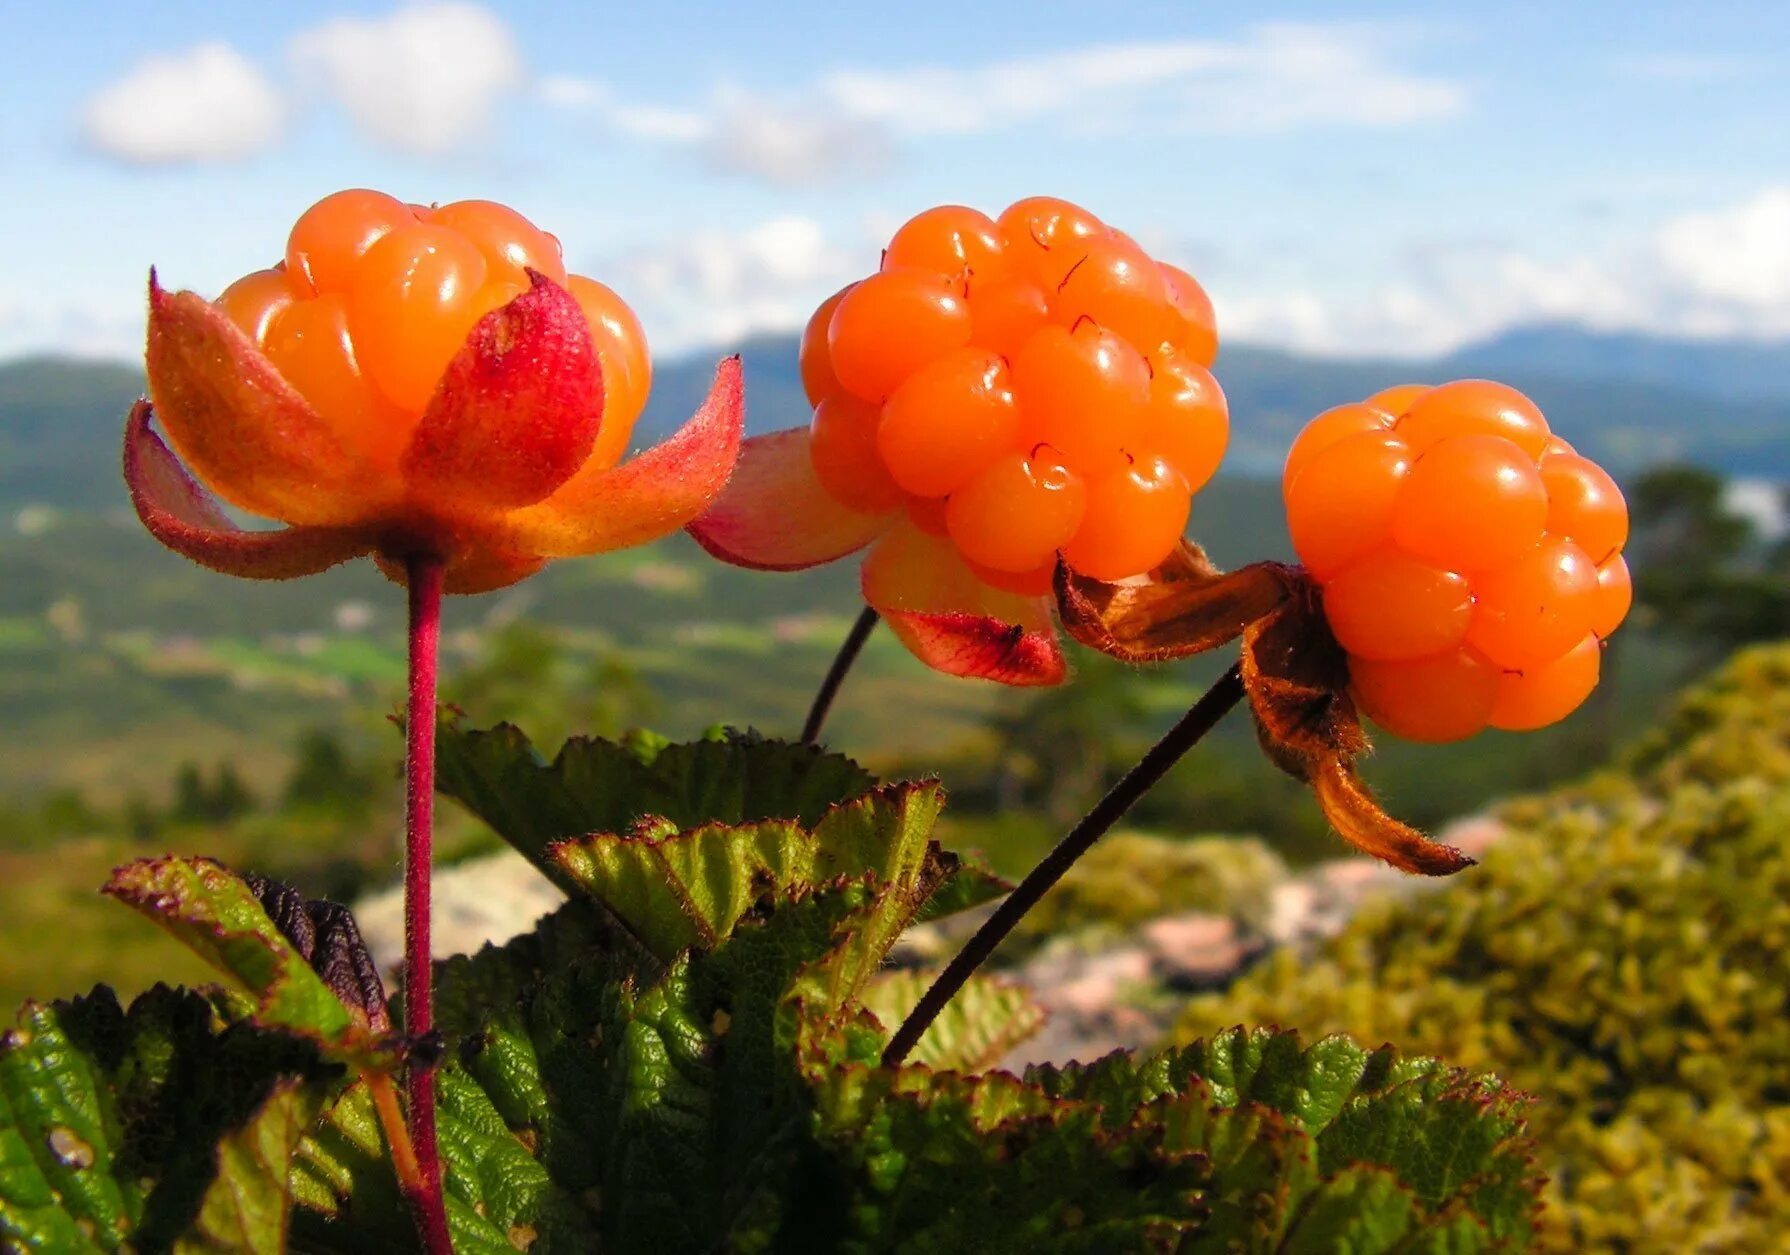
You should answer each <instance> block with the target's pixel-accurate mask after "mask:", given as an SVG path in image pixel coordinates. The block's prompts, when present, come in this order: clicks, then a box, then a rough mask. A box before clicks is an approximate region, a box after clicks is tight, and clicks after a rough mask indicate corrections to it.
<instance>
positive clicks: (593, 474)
mask: <svg viewBox="0 0 1790 1255" xmlns="http://www.w3.org/2000/svg"><path fill="white" fill-rule="evenodd" d="M147 364H148V375H149V390H150V394H151V401H150V402H144V403H142V404H140V405H139V406H138V408H137V410H136V411H135V412H134V413H133V415H132V418H131V422H130V425H129V426H128V427H127V430H126V446H125V462H126V472H127V476H128V478H129V479H130V484H131V490H132V497H133V500H134V501H135V503H136V506H137V510H138V514H139V516H140V517H142V519H143V521H144V523H145V524H146V525H147V526H148V527H149V529H150V531H151V532H153V533H154V534H155V535H156V536H157V537H158V538H159V539H161V540H162V541H163V543H165V544H167V545H168V546H169V547H170V548H173V549H175V550H176V551H178V552H181V553H183V554H185V555H187V556H188V557H191V558H193V559H194V560H196V561H199V562H201V563H203V564H205V565H208V566H212V567H214V568H216V569H219V570H223V571H226V572H228V573H232V574H238V575H247V576H255V577H261V578H285V577H288V576H293V575H301V574H308V573H309V572H311V571H315V570H321V569H323V568H324V567H326V566H330V565H333V564H334V563H336V562H341V561H344V560H346V559H348V558H352V557H357V556H360V555H362V554H368V553H371V554H373V555H375V556H377V557H378V558H380V560H381V562H382V565H384V566H385V567H386V569H387V570H388V572H391V573H393V574H394V575H395V574H396V573H397V572H399V571H400V570H401V569H402V561H401V560H402V559H404V558H406V557H411V556H430V557H435V558H439V559H440V560H442V561H443V562H444V563H445V564H446V571H445V583H446V588H447V591H449V592H477V591H482V590H484V589H488V588H497V587H501V586H503V585H505V584H508V583H512V582H514V581H515V580H518V579H521V578H523V577H524V576H526V575H528V574H530V573H531V572H533V571H534V570H536V569H538V568H539V567H540V566H541V565H542V564H543V563H544V562H545V561H547V560H548V559H549V558H552V557H561V556H569V555H572V554H577V553H589V552H597V551H599V550H602V549H609V548H615V547H618V546H620V545H628V544H639V543H642V542H644V541H646V540H649V539H652V538H653V537H654V536H658V535H663V534H664V533H666V532H668V531H671V530H673V529H675V528H676V527H678V526H680V525H682V524H683V523H685V522H687V521H688V519H689V518H690V517H692V516H693V515H695V514H696V513H697V512H699V511H700V510H701V509H702V508H703V507H704V506H705V505H707V504H708V502H709V501H710V500H711V499H712V498H713V497H714V495H715V494H716V493H717V492H718V491H719V490H720V487H721V485H722V483H724V482H725V480H726V478H727V474H728V472H729V471H730V470H731V468H732V465H733V458H734V453H735V451H736V448H737V442H738V439H739V426H740V414H739V405H740V397H739V379H738V364H737V362H730V363H728V364H726V365H724V367H723V371H722V374H721V376H720V377H718V379H717V390H716V392H715V393H714V394H713V395H712V396H711V398H710V403H709V404H708V405H707V406H706V407H705V409H704V411H703V413H702V414H700V415H699V416H698V420H697V421H694V422H693V423H692V424H691V425H690V426H688V427H686V428H685V430H684V431H683V432H681V433H679V435H678V436H677V437H674V438H673V440H672V441H670V442H668V443H667V444H665V445H661V446H660V447H659V448H658V449H656V450H652V451H650V452H649V453H647V454H645V455H643V456H642V457H640V458H638V459H636V460H635V461H634V462H632V463H629V464H628V466H626V467H623V468H621V469H619V470H617V469H615V468H616V464H617V463H618V462H620V460H621V458H622V455H623V453H624V452H625V451H626V449H627V445H628V440H629V436H630V434H631V432H632V430H633V426H634V422H635V420H636V418H638V417H639V414H640V411H641V409H642V407H643V406H644V405H645V403H646V397H647V392H648V390H649V389H650V387H651V384H652V367H651V363H650V359H649V357H648V354H647V347H646V339H645V336H644V335H643V334H642V332H641V328H640V323H639V321H638V320H637V319H636V318H635V317H634V314H633V312H632V311H631V310H629V309H628V307H627V305H626V304H624V303H623V302H622V300H621V298H619V297H618V296H617V295H616V294H615V293H614V292H613V291H611V290H610V289H609V288H607V287H605V286H604V285H603V284H601V283H598V282H597V281H596V280H594V279H588V278H585V277H583V276H581V275H568V274H567V273H566V268H565V263H564V261H563V260H562V259H561V257H560V247H559V241H558V240H556V239H555V238H554V237H553V236H551V235H549V234H547V233H546V232H544V231H541V230H539V229H538V228H536V227H535V226H534V225H533V224H532V223H530V222H529V221H528V220H527V219H526V218H524V217H523V216H522V215H521V214H518V213H516V212H515V211H514V210H512V209H509V208H506V207H505V206H503V205H499V204H496V203H494V202H492V201H484V200H467V201H457V202H455V203H453V204H449V205H440V206H434V207H428V206H421V205H412V204H407V203H405V202H403V201H400V200H397V199H395V198H394V197H391V196H387V195H384V194H383V193H380V192H373V191H367V190H364V189H355V190H350V191H345V192H338V193H336V194H335V195H333V196H327V197H325V198H324V199H323V200H321V201H319V202H317V204H315V205H313V206H312V207H311V208H310V209H308V210H306V211H305V212H304V214H303V215H301V216H300V218H299V219H298V222H297V223H296V224H295V225H294V226H293V228H292V232H291V234H290V236H289V237H288V239H287V242H286V251H285V256H284V257H283V258H282V259H281V261H280V262H279V263H277V264H276V265H274V266H273V267H271V268H269V269H266V270H257V271H255V272H253V273H251V274H248V275H245V276H244V277H243V278H241V279H239V280H237V281H236V282H235V283H233V284H231V285H230V286H229V287H228V288H227V289H226V290H225V291H224V292H223V293H222V294H221V295H220V296H219V297H218V298H217V300H216V301H215V302H207V301H204V300H202V299H200V298H199V297H198V296H196V295H194V294H193V293H190V292H179V293H173V294H170V293H167V292H165V291H163V290H162V289H161V288H160V287H159V286H158V285H156V284H155V282H154V277H153V275H152V276H151V290H150V324H149V350H148V357H147ZM152 416H153V418H154V419H155V420H156V422H157V423H158V424H159V426H160V428H161V430H162V432H163V433H165V435H166V437H167V440H168V443H169V444H171V445H172V446H173V452H172V453H170V451H169V449H168V447H167V445H164V444H163V443H162V439H161V437H160V436H158V435H157V434H156V433H155V432H154V431H152V430H151V428H150V421H151V418H152ZM175 454H178V455H179V458H180V459H181V460H179V461H177V460H176V458H175V456H174V455H175ZM183 463H184V465H183ZM189 468H190V472H191V473H190V475H189ZM195 477H196V479H197V480H198V481H199V483H198V484H195V483H194V482H193V479H194V478H195ZM200 484H202V485H203V486H204V488H205V489H209V490H210V491H211V492H213V493H215V494H216V495H217V496H218V497H221V498H223V499H224V500H225V501H227V502H229V503H230V504H232V505H234V506H237V507H239V508H241V509H243V510H247V511H249V512H251V513H254V514H260V515H264V516H266V517H269V518H274V519H279V520H281V521H284V522H286V523H288V524H292V525H293V526H291V527H289V528H288V529H287V530H286V531H284V532H244V531H242V530H241V529H238V528H235V527H234V526H233V525H231V524H230V523H229V522H228V520H227V519H225V518H224V516H223V515H222V514H221V513H219V512H218V511H217V509H216V508H215V505H214V504H213V503H212V502H211V500H210V498H209V497H208V496H207V495H206V494H205V492H204V490H203V489H202V488H201V487H200Z"/></svg>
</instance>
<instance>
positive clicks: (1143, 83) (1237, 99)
mask: <svg viewBox="0 0 1790 1255" xmlns="http://www.w3.org/2000/svg"><path fill="white" fill-rule="evenodd" d="M1397 43H1398V40H1397V39H1396V38H1395V37H1394V36H1393V35H1392V34H1391V33H1390V32H1388V31H1387V30H1385V29H1383V28H1379V27H1370V26H1362V25H1341V24H1337V25H1323V24H1316V23H1312V24H1295V23H1277V24H1270V25H1263V26H1258V27H1255V28H1254V29H1252V30H1251V31H1249V32H1248V33H1247V34H1246V35H1244V36H1242V37H1241V38H1238V39H1235V40H1169V41H1160V42H1132V43H1112V44H1093V45H1088V46H1086V47H1082V48H1076V49H1072V50H1068V51H1064V52H1056V53H1046V54H1041V55H1037V56H1030V57H1019V58H1010V59H1007V60H1002V61H991V62H987V63H984V64H982V65H977V66H971V67H968V68H944V67H938V66H916V67H910V68H906V69H898V70H892V71H881V70H852V69H845V70H836V71H833V72H830V73H827V74H824V75H822V76H821V77H820V78H819V79H818V80H816V81H815V82H814V83H812V84H810V85H808V86H807V87H805V88H801V89H798V90H796V91H793V92H791V93H789V94H787V95H784V96H778V97H769V96H765V95H761V94H757V93H752V92H745V91H741V90H739V89H737V88H730V87H726V86H723V87H720V88H717V89H716V90H715V91H714V92H712V93H711V95H710V98H709V99H708V101H707V102H706V103H704V104H702V105H700V106H699V107H696V108H684V109H665V108H657V107H642V106H640V105H638V104H635V103H632V102H624V101H621V100H619V99H618V98H617V97H616V96H615V94H614V93H613V92H612V91H611V90H610V89H609V88H607V87H606V86H604V85H603V84H600V83H595V82H591V81H589V80H584V79H576V78H569V77H560V78H550V79H547V80H544V81H543V83H542V84H541V88H540V90H541V95H542V98H543V99H545V100H546V101H547V102H548V103H549V104H553V105H556V106H559V107H561V108H565V109H571V110H578V111H585V112H589V113H591V114H593V115H594V116H596V117H597V118H598V119H599V121H600V122H602V124H604V125H606V126H608V127H609V128H610V129H612V130H614V131H617V132H619V133H622V134H625V135H630V136H634V137H636V138H641V139H647V140H655V141H663V142H667V143H671V144H674V145H678V146H682V147H685V148H687V149H689V150H691V151H692V152H694V153H695V154H696V155H697V156H699V157H700V158H701V159H702V160H703V161H704V162H705V164H707V165H708V166H709V167H710V168H711V169H716V170H721V171H724V172H726V173H730V174H740V175H746V176H750V177H755V178H759V179H762V180H764V181H766V182H770V183H776V184H795V183H813V182H820V181H823V180H826V179H831V178H843V177H849V176H853V175H858V174H862V173H864V172H865V171H870V170H876V169H879V168H881V167H882V166H884V165H886V164H887V163H888V162H889V160H890V158H891V156H892V155H893V152H894V149H895V147H896V145H897V144H898V142H900V141H903V140H921V139H924V138H927V137H930V136H940V135H944V136H950V135H971V134H984V133H988V132H992V131H1000V130H1004V129H1010V128H1013V127H1017V126H1023V125H1027V124H1032V123H1041V124H1048V125H1053V126H1057V127H1059V128H1062V129H1064V130H1069V131H1075V132H1078V133H1107V132H1112V131H1116V130H1122V129H1126V128H1129V127H1135V126H1136V124H1137V119H1138V118H1140V117H1148V118H1149V119H1150V120H1151V125H1152V126H1154V127H1157V128H1159V129H1162V130H1165V131H1173V132H1181V133H1208V134H1213V133H1226V134H1261V133H1273V132H1284V131H1291V130H1297V129H1302V128H1336V127H1400V126H1409V125H1414V124H1417V123H1421V122H1427V121H1432V120H1436V119H1440V118H1447V117H1450V116H1452V115H1454V114H1457V113H1459V112H1460V111H1461V110H1462V109H1463V108H1464V107H1465V105H1466V99H1467V97H1466V90H1465V88H1464V87H1462V86H1461V85H1460V84H1458V83H1454V82H1451V81H1448V80H1445V79H1440V78H1435V77H1431V76H1427V75H1422V74H1417V73H1414V72H1411V71H1408V70H1405V69H1402V68H1400V67H1399V66H1398V65H1396V64H1394V62H1393V60H1392V54H1393V52H1394V51H1396V44H1397Z"/></svg>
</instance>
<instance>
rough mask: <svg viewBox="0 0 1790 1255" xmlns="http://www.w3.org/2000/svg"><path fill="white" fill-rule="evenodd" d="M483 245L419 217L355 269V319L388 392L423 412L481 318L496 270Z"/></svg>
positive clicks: (367, 367)
mask: <svg viewBox="0 0 1790 1255" xmlns="http://www.w3.org/2000/svg"><path fill="white" fill-rule="evenodd" d="M488 269H489V268H488V267H487V265H486V263H485V258H484V255H483V254H482V253H480V252H479V250H478V247H477V246H476V245H474V244H473V243H472V241H471V240H468V239H467V238H466V237H465V236H463V235H461V234H460V233H459V232H458V231H455V230H452V229H451V228H449V227H443V226H438V225H436V224H434V223H422V222H418V223H413V224H412V225H410V226H407V227H403V228H401V229H399V230H396V231H392V232H391V233H389V234H387V235H384V236H382V237H380V239H379V240H378V242H376V243H375V244H374V245H373V246H372V247H371V248H369V249H368V250H367V253H366V256H365V257H363V258H361V261H360V264H359V265H358V266H357V267H356V268H355V271H354V284H353V287H352V288H351V290H350V291H349V293H348V326H349V330H350V331H351V332H352V333H353V335H354V344H355V348H356V350H357V353H358V356H359V358H360V362H361V368H362V369H363V370H364V371H365V372H366V374H367V377H368V378H370V379H371V380H372V381H373V382H374V383H375V384H376V385H378V387H379V389H380V391H382V392H384V393H385V395H386V398H387V399H388V400H390V401H391V402H392V403H393V404H395V405H397V406H398V407H399V408H401V409H405V410H411V411H417V412H420V411H421V410H422V409H423V407H424V406H426V405H427V404H428V403H429V397H430V396H431V394H433V393H434V391H435V385H436V383H437V381H439V380H440V378H441V372H442V371H443V370H445V369H446V368H447V364H448V362H449V361H450V360H451V359H452V358H453V356H454V354H455V353H457V352H459V350H460V346H461V345H462V344H464V343H466V336H467V333H468V332H470V331H471V330H472V325H473V323H475V322H476V321H478V311H477V309H476V305H475V302H476V301H477V298H478V296H479V293H480V290H481V289H482V288H483V287H484V286H485V277H486V273H487V271H488Z"/></svg>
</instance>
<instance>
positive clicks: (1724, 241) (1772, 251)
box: [1658, 186, 1790, 319]
mask: <svg viewBox="0 0 1790 1255" xmlns="http://www.w3.org/2000/svg"><path fill="white" fill-rule="evenodd" d="M1658 249H1659V254H1660V260H1661V261H1662V262H1663V263H1664V265H1665V268H1666V273H1667V275H1668V276H1669V277H1670V278H1672V279H1673V280H1675V281H1677V282H1678V283H1680V284H1682V285H1684V286H1685V287H1687V288H1690V289H1691V290H1693V291H1695V292H1696V293H1697V294H1698V295H1699V296H1700V297H1702V298H1703V300H1704V301H1706V302H1709V303H1711V304H1714V305H1718V306H1729V307H1731V308H1732V309H1733V311H1734V312H1735V313H1736V314H1738V315H1741V316H1745V315H1747V314H1748V313H1761V312H1775V314H1776V315H1777V316H1778V317H1779V318H1780V319H1782V318H1784V317H1785V316H1787V315H1790V186H1785V187H1774V188H1768V189H1766V190H1765V191H1763V192H1761V193H1759V194H1758V195H1757V196H1755V197H1753V198H1752V199H1751V200H1749V201H1746V202H1744V203H1742V204H1739V205H1735V206H1732V207H1731V208H1728V209H1723V210H1717V211H1715V212H1714V213H1702V214H1690V215H1688V216H1686V217H1683V218H1679V219H1678V220H1676V221H1674V222H1671V223H1668V224H1667V225H1666V227H1665V228H1664V229H1663V230H1662V231H1661V232H1660V233H1659V239H1658Z"/></svg>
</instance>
